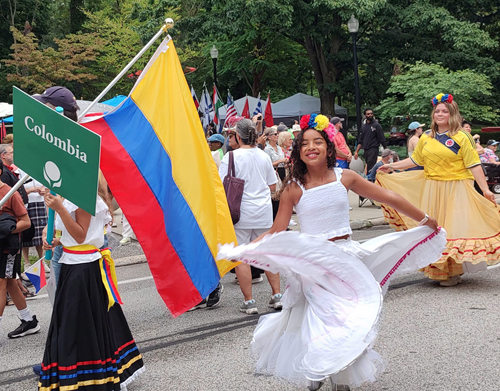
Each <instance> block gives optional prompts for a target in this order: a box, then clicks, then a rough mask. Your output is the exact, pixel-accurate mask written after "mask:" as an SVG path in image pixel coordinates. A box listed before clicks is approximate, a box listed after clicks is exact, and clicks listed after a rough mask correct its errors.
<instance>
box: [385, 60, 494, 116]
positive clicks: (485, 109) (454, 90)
mask: <svg viewBox="0 0 500 391" xmlns="http://www.w3.org/2000/svg"><path fill="white" fill-rule="evenodd" d="M492 88H493V86H492V84H491V82H490V81H489V79H488V77H487V76H485V75H483V74H480V73H477V72H474V71H472V70H468V69H466V70H460V71H451V70H450V69H447V68H444V67H443V66H441V65H439V64H426V63H424V62H420V61H419V62H417V63H416V64H415V65H409V66H406V67H404V68H403V71H402V73H401V74H399V75H396V76H393V77H392V78H391V82H390V87H389V89H388V90H387V95H388V97H387V98H385V99H384V100H383V101H382V102H381V103H380V105H379V106H378V107H377V108H376V110H377V112H378V116H379V117H381V118H382V119H390V118H394V117H396V116H398V115H414V114H428V113H429V112H430V109H431V99H432V97H433V96H435V95H437V94H439V93H441V92H442V93H450V94H452V95H453V97H454V100H455V101H456V102H457V103H458V105H459V108H460V113H461V114H462V116H463V117H464V118H466V119H467V120H471V121H479V122H494V121H495V120H497V119H498V110H497V109H493V108H492V104H491V103H492V101H491V96H492Z"/></svg>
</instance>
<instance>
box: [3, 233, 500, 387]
mask: <svg viewBox="0 0 500 391" xmlns="http://www.w3.org/2000/svg"><path fill="white" fill-rule="evenodd" d="M386 232H390V231H389V230H388V229H387V227H375V228H373V229H370V230H362V231H356V233H355V235H356V237H355V238H356V239H357V240H364V239H367V238H368V237H373V236H378V235H380V234H383V233H386ZM121 251H122V252H125V249H121ZM117 272H118V279H119V281H120V285H119V289H120V292H121V295H122V298H123V300H124V303H125V304H124V306H123V309H124V312H125V314H126V316H127V319H128V322H129V325H130V328H131V329H132V332H133V334H134V337H135V339H136V341H137V343H138V346H139V348H140V350H141V351H142V353H143V356H144V361H145V365H146V370H147V371H146V373H144V374H143V375H142V376H141V377H140V378H139V379H138V380H137V381H136V382H135V383H133V384H132V385H131V386H129V387H128V389H129V391H138V390H148V391H149V390H200V391H211V390H263V391H265V390H270V391H271V390H272V391H281V390H298V389H299V388H297V387H294V386H293V385H290V384H288V383H285V382H283V381H280V380H277V379H275V378H273V377H270V376H267V375H258V374H255V373H254V371H253V361H252V357H251V353H250V349H249V348H250V341H251V338H252V332H253V329H254V327H255V325H256V323H257V321H258V317H259V316H248V315H245V314H241V313H240V312H239V311H238V307H239V305H240V304H241V300H242V297H241V293H240V290H239V287H238V285H236V284H234V275H233V274H228V275H226V276H225V277H224V279H223V283H224V286H225V290H224V295H223V302H222V304H221V306H220V307H219V308H217V309H213V310H205V309H202V310H197V311H194V312H189V313H186V314H183V315H182V316H180V317H178V318H176V319H173V318H172V317H171V316H170V314H169V313H168V311H167V309H166V307H165V305H164V304H163V302H162V300H161V299H160V297H159V295H158V293H157V292H156V289H155V287H154V282H153V280H152V278H151V275H150V273H149V270H148V267H147V265H146V264H136V265H130V266H123V267H120V268H118V270H117ZM499 286H500V268H491V269H489V270H488V271H486V272H482V273H477V274H469V275H466V276H465V278H464V283H463V284H461V285H458V286H456V287H451V288H442V287H439V286H438V285H437V284H436V283H434V282H429V281H428V280H425V279H424V278H423V276H422V275H421V274H413V275H410V276H406V277H405V278H399V279H397V280H396V281H394V283H393V285H392V287H391V288H392V289H391V290H390V291H389V292H388V294H387V295H386V298H385V303H384V310H383V316H382V319H381V322H380V331H379V338H378V340H377V343H376V346H375V348H376V350H377V351H378V352H379V353H380V354H381V355H382V357H383V359H384V363H385V366H386V367H385V371H384V372H383V373H382V374H381V376H380V377H379V379H378V380H377V382H376V383H374V384H368V385H366V386H364V387H361V388H359V389H358V390H360V391H368V390H370V391H375V390H391V391H392V390H394V391H396V390H397V391H401V390H412V391H413V390H443V391H444V390H446V391H451V390H467V391H468V390H481V391H483V390H484V391H486V390H498V389H500V385H499V380H498V379H499V375H500V367H499V365H498V358H499V352H500V332H499V331H498V330H499V325H500V312H499V311H498V291H499V289H498V288H499ZM253 287H254V296H255V298H256V300H257V303H258V306H259V311H260V315H262V314H265V313H266V311H267V310H268V309H267V301H268V300H269V296H270V288H269V285H268V284H267V283H266V282H265V281H264V282H262V283H260V284H256V285H254V286H253ZM43 293H44V292H43V291H42V292H41V294H40V297H38V298H37V299H34V300H30V302H29V305H30V308H31V309H32V310H33V311H34V312H35V313H36V315H37V317H38V319H39V320H40V324H41V326H42V330H41V331H40V333H38V334H36V335H32V336H27V337H25V338H21V339H17V340H9V339H8V338H7V333H8V332H9V331H11V330H13V329H14V328H15V327H17V325H18V320H17V317H16V310H15V308H13V307H7V308H6V310H5V313H4V317H3V320H2V323H1V324H0V352H1V354H0V390H1V391H4V390H5V391H7V390H12V391H26V390H35V389H36V387H37V386H36V385H37V379H36V377H35V376H34V375H33V374H32V372H31V366H32V365H33V364H36V363H38V362H40V360H41V357H42V355H43V349H44V343H45V338H46V335H47V329H48V326H49V321H50V312H51V306H50V303H49V301H48V298H46V297H44V295H43ZM324 389H325V390H328V389H329V388H328V387H325V388H324ZM322 390H323V388H322Z"/></svg>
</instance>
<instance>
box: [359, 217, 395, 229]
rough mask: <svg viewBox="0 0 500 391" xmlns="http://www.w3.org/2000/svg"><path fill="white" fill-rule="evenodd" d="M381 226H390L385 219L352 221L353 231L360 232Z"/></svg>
mask: <svg viewBox="0 0 500 391" xmlns="http://www.w3.org/2000/svg"><path fill="white" fill-rule="evenodd" d="M379 225H389V223H387V222H386V221H385V219H384V218H383V217H377V218H375V219H370V220H353V221H351V229H352V230H358V229H364V228H371V227H376V226H379Z"/></svg>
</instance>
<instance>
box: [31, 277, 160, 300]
mask: <svg viewBox="0 0 500 391" xmlns="http://www.w3.org/2000/svg"><path fill="white" fill-rule="evenodd" d="M152 278H153V276H148V277H140V278H132V279H130V280H124V281H118V285H125V284H132V283H134V282H139V281H146V280H151V279H152ZM45 297H49V295H48V294H46V293H45V294H44V295H37V296H36V297H34V299H43V298H45Z"/></svg>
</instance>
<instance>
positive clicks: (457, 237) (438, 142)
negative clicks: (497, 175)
mask: <svg viewBox="0 0 500 391" xmlns="http://www.w3.org/2000/svg"><path fill="white" fill-rule="evenodd" d="M433 105H434V109H433V111H432V124H431V130H430V131H428V132H425V133H424V134H422V136H421V137H420V140H419V142H418V144H417V147H416V148H415V151H414V152H413V155H412V156H411V158H408V159H405V160H402V161H400V162H398V163H393V164H385V165H383V166H382V167H381V168H380V169H379V171H382V172H381V173H380V175H377V183H378V184H379V185H380V186H382V187H384V188H387V189H391V190H394V191H395V192H397V193H399V194H401V195H402V196H403V197H405V198H406V199H407V200H408V201H410V202H411V203H412V204H414V205H415V206H417V207H418V208H420V209H422V210H423V211H425V212H426V213H427V214H428V215H431V216H433V217H435V218H436V219H437V221H438V223H439V225H440V226H442V227H444V228H445V230H446V232H447V233H448V239H447V245H446V249H445V250H444V251H443V256H442V257H441V259H440V260H439V261H438V262H436V263H433V264H432V265H429V266H427V267H426V268H424V270H423V271H424V273H425V275H426V276H428V277H429V278H431V279H433V280H438V281H440V284H441V285H442V286H452V285H456V284H458V283H459V282H461V279H460V275H462V274H463V273H464V272H467V271H469V272H472V271H479V270H484V269H486V266H487V265H493V264H496V263H498V262H500V208H499V207H498V206H497V205H496V202H495V197H494V195H493V193H492V192H491V191H490V190H489V188H488V185H487V183H486V179H485V177H484V173H483V170H482V168H481V161H480V160H479V156H478V154H477V152H476V148H475V143H474V140H473V139H472V137H471V135H470V134H468V133H467V132H465V131H463V130H462V129H461V116H460V113H459V111H458V106H457V104H456V102H454V101H453V96H452V95H451V94H439V95H437V96H436V97H435V98H433ZM417 165H418V166H423V167H424V170H423V171H407V172H402V173H397V174H393V175H385V174H384V173H387V172H392V171H393V170H404V169H408V168H412V167H415V166H417ZM474 180H476V182H477V184H478V185H479V187H480V188H481V190H482V191H483V194H484V197H483V196H481V195H480V194H479V193H478V192H476V190H474ZM382 208H383V210H384V215H385V218H386V220H388V222H389V223H390V224H391V225H392V226H393V227H395V228H396V229H397V230H406V229H409V228H413V227H414V226H415V224H414V223H413V221H411V220H409V219H408V218H407V217H406V216H404V215H401V214H399V213H398V212H397V211H395V210H394V209H392V208H390V207H388V206H387V205H382Z"/></svg>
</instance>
